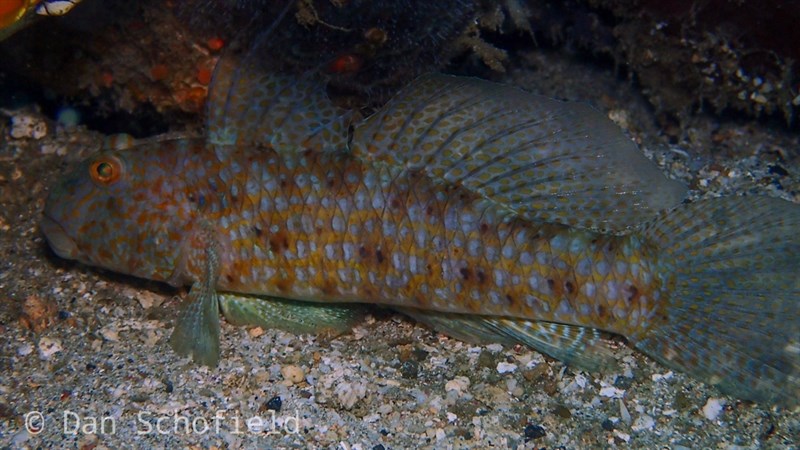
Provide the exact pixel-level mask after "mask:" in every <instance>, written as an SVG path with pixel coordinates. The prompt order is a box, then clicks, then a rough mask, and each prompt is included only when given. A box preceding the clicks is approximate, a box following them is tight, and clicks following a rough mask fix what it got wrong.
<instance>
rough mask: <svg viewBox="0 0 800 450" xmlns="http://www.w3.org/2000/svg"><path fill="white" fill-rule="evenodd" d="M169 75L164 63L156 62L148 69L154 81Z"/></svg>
mask: <svg viewBox="0 0 800 450" xmlns="http://www.w3.org/2000/svg"><path fill="white" fill-rule="evenodd" d="M167 75H169V69H168V68H167V66H166V65H164V64H156V65H155V66H153V67H152V68H151V69H150V76H151V77H152V78H153V80H155V81H160V80H163V79H164V78H167Z"/></svg>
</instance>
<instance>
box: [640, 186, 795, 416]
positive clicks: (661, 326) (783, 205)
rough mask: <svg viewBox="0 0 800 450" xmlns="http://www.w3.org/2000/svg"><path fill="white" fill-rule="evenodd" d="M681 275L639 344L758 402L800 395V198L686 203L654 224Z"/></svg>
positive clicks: (791, 401) (788, 401)
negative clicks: (794, 200)
mask: <svg viewBox="0 0 800 450" xmlns="http://www.w3.org/2000/svg"><path fill="white" fill-rule="evenodd" d="M644 232H645V234H646V235H647V236H648V237H649V238H650V239H651V240H653V241H654V242H655V243H656V244H658V245H660V246H661V248H662V250H663V252H664V255H663V256H662V258H663V260H662V261H663V264H664V265H665V267H668V266H672V267H671V268H667V269H665V270H671V271H672V273H673V274H674V279H673V280H672V281H670V282H669V283H670V284H671V288H670V291H669V295H668V300H667V301H666V304H665V305H664V310H663V315H662V316H661V319H663V322H661V323H658V324H657V325H654V326H653V327H652V328H651V329H650V330H649V331H648V332H646V333H645V334H644V336H643V337H640V338H637V339H632V341H633V342H634V344H635V346H636V347H637V348H639V349H640V350H641V351H643V352H645V353H647V354H648V355H650V356H652V357H653V358H655V359H656V360H658V361H660V362H661V363H663V364H664V365H666V366H669V367H671V368H674V369H676V370H680V371H684V372H688V373H689V374H691V375H693V376H695V377H697V378H700V379H703V380H705V381H707V382H708V383H710V384H714V385H717V386H718V387H719V388H720V389H721V390H722V391H723V392H725V393H728V394H731V395H734V396H737V397H740V398H743V399H749V400H754V401H758V402H765V403H774V404H783V405H786V406H796V405H798V402H800V400H798V399H800V277H798V274H799V273H800V233H799V232H800V206H798V205H794V204H792V203H790V202H787V201H783V200H779V199H775V198H767V197H730V198H721V199H719V198H717V199H709V200H702V201H698V202H694V203H690V204H683V205H681V206H679V207H678V208H677V209H676V210H674V211H670V212H669V213H665V214H663V215H662V216H661V217H660V218H659V219H657V220H656V221H655V222H654V223H652V224H650V225H648V226H647V227H646V228H645V230H644Z"/></svg>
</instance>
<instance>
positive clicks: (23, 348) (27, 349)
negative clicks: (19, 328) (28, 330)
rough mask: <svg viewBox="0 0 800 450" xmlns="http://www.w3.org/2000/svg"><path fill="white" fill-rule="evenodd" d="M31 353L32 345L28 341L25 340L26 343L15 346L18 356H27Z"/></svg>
mask: <svg viewBox="0 0 800 450" xmlns="http://www.w3.org/2000/svg"><path fill="white" fill-rule="evenodd" d="M31 353H33V345H31V344H30V343H28V342H26V343H24V344H22V345H20V346H19V347H18V348H17V355H19V356H28V355H30V354H31Z"/></svg>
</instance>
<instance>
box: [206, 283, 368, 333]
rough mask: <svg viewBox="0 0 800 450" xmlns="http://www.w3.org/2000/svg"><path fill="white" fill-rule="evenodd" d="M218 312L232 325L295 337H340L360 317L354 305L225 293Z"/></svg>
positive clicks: (357, 307) (221, 296)
mask: <svg viewBox="0 0 800 450" xmlns="http://www.w3.org/2000/svg"><path fill="white" fill-rule="evenodd" d="M220 309H221V310H222V313H223V314H224V315H225V318H226V319H227V320H228V321H229V322H230V323H232V324H233V325H250V326H259V327H262V328H277V329H280V330H284V331H288V332H290V333H299V334H318V333H323V332H332V333H334V334H342V333H344V332H346V331H348V330H350V329H351V328H352V327H353V326H354V325H355V323H356V322H357V321H358V320H359V319H360V318H361V317H362V316H363V310H362V307H360V305H358V304H327V303H312V302H303V301H296V300H286V299H281V298H276V297H266V296H253V295H241V294H228V293H223V294H220Z"/></svg>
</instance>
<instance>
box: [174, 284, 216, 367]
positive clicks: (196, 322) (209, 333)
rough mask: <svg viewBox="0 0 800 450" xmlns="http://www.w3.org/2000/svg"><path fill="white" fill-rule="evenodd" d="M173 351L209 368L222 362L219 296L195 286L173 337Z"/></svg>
mask: <svg viewBox="0 0 800 450" xmlns="http://www.w3.org/2000/svg"><path fill="white" fill-rule="evenodd" d="M169 343H170V345H171V346H172V349H173V350H175V352H176V353H177V354H179V355H181V356H191V357H192V359H193V360H194V361H195V362H197V363H199V364H203V365H206V366H211V367H214V366H216V365H217V363H219V355H220V349H219V296H218V295H217V293H216V292H214V291H213V289H212V290H209V289H204V287H203V286H199V283H195V285H193V286H192V290H191V291H190V292H189V299H188V300H187V302H186V305H185V306H184V307H183V310H182V311H181V313H180V315H179V316H178V321H177V323H176V324H175V329H174V330H173V331H172V336H171V337H170V339H169Z"/></svg>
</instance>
